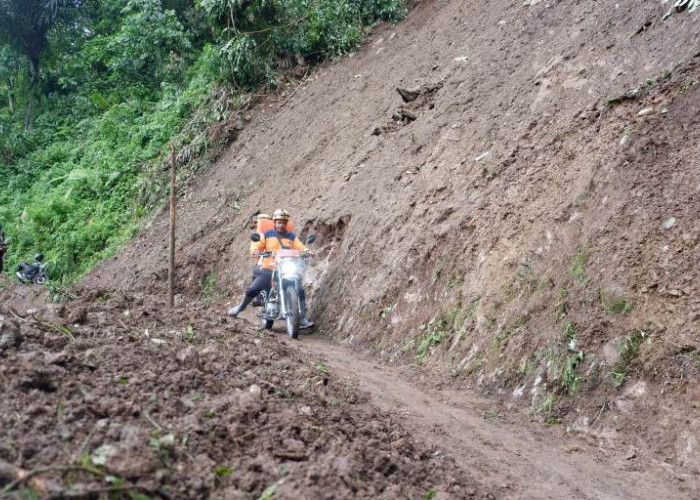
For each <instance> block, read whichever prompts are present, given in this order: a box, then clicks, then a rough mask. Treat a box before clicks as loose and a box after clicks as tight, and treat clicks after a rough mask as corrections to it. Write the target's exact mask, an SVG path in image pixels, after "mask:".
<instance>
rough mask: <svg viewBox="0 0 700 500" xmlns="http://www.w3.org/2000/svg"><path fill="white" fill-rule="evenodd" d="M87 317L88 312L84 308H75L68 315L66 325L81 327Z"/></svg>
mask: <svg viewBox="0 0 700 500" xmlns="http://www.w3.org/2000/svg"><path fill="white" fill-rule="evenodd" d="M87 317H88V311H87V309H86V308H85V307H76V308H75V309H73V310H72V311H71V312H70V313H69V314H68V319H67V320H66V321H68V324H71V325H82V324H83V323H85V321H86V320H87Z"/></svg>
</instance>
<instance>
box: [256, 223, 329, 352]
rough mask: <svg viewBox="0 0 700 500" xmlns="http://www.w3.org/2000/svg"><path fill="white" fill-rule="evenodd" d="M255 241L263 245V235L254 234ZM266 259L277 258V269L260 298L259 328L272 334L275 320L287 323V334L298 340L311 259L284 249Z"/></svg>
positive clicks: (308, 241)
mask: <svg viewBox="0 0 700 500" xmlns="http://www.w3.org/2000/svg"><path fill="white" fill-rule="evenodd" d="M250 239H251V240H253V241H256V242H257V241H260V235H259V234H258V233H253V234H252V235H251V236H250ZM314 241H316V236H315V235H313V234H311V235H309V236H308V237H307V239H306V244H307V245H310V244H312V243H313V242H314ZM262 256H263V257H274V259H275V263H276V269H275V271H274V272H273V273H272V286H271V287H270V290H269V291H268V292H266V291H264V290H263V291H262V292H260V295H259V298H260V302H261V303H262V308H261V311H260V313H259V314H258V317H259V318H260V327H261V328H264V329H266V330H270V329H271V328H272V325H273V324H274V322H275V320H278V319H282V320H285V322H286V325H287V334H288V335H289V336H290V337H291V338H293V339H296V338H297V337H298V336H299V320H300V319H301V316H302V314H303V312H304V311H302V310H301V303H300V301H299V290H301V286H302V276H303V271H304V268H305V267H306V261H307V260H308V257H307V256H306V255H304V254H302V253H301V252H300V251H299V250H292V249H289V250H288V249H283V250H278V251H276V252H269V251H266V252H263V253H262Z"/></svg>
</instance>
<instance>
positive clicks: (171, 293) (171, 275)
mask: <svg viewBox="0 0 700 500" xmlns="http://www.w3.org/2000/svg"><path fill="white" fill-rule="evenodd" d="M175 162H176V158H175V144H173V143H172V142H171V143H170V259H169V266H168V304H169V305H170V307H171V308H172V307H174V306H175Z"/></svg>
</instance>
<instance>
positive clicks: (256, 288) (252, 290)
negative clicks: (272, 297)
mask: <svg viewBox="0 0 700 500" xmlns="http://www.w3.org/2000/svg"><path fill="white" fill-rule="evenodd" d="M256 269H257V266H256ZM272 272H273V271H272V269H260V271H259V272H257V276H256V270H253V277H254V279H253V282H252V283H251V284H250V286H249V287H248V289H247V290H246V291H245V296H246V297H249V298H251V299H254V298H255V297H257V296H258V294H259V293H260V292H262V291H263V290H264V291H266V292H267V291H269V290H270V287H271V286H272ZM297 292H298V293H299V300H300V301H302V302H303V301H305V300H306V293H305V292H304V289H303V288H302V286H301V283H299V287H298V290H297Z"/></svg>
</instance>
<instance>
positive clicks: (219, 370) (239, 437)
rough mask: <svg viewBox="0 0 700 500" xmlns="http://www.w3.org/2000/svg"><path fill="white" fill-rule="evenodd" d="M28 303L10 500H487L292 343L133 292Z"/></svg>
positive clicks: (11, 382)
mask: <svg viewBox="0 0 700 500" xmlns="http://www.w3.org/2000/svg"><path fill="white" fill-rule="evenodd" d="M19 309H20V310H15V309H12V308H10V307H8V306H6V305H2V306H0V497H2V498H8V497H9V498H13V497H16V498H20V497H21V495H22V494H24V493H22V492H23V491H24V492H25V493H26V489H28V488H31V489H32V491H34V493H36V494H38V495H40V496H63V497H70V498H97V497H98V496H99V495H103V494H109V493H111V494H112V496H111V498H120V497H123V498H132V497H134V496H133V495H138V494H141V495H146V496H147V497H159V498H204V497H210V498H222V499H223V498H226V499H235V498H259V497H260V498H263V497H264V498H272V497H273V496H274V498H328V499H331V498H370V497H371V498H422V497H423V496H424V495H426V494H430V492H431V491H435V492H443V493H444V494H446V495H447V496H448V497H452V498H469V497H475V498H485V495H484V494H482V493H481V492H480V491H479V489H478V488H476V487H475V484H474V481H473V479H472V478H471V477H470V476H469V475H468V474H467V473H465V472H464V471H461V470H459V469H458V468H457V467H456V466H455V465H454V463H453V462H452V461H451V460H450V459H449V458H446V457H444V456H443V455H442V454H441V453H439V451H438V450H432V449H428V448H426V447H424V446H422V445H421V444H420V443H416V442H415V441H414V440H413V439H412V438H411V436H410V435H408V434H407V433H406V432H405V431H403V430H402V429H401V426H400V422H398V421H397V420H396V418H395V417H392V416H389V415H388V414H385V413H382V412H381V411H379V410H377V409H375V408H373V407H372V406H370V405H369V404H368V402H367V399H368V398H367V396H366V395H365V394H363V393H361V392H359V391H358V390H357V388H356V387H355V385H354V383H353V382H352V381H349V380H345V379H343V378H341V377H338V376H336V375H335V374H334V373H333V370H332V368H329V367H328V366H326V365H324V364H323V363H321V362H320V361H317V360H314V359H312V358H310V357H308V356H305V355H303V354H301V353H300V352H299V350H298V348H296V347H295V346H294V345H293V344H291V343H288V342H287V341H286V340H284V339H285V338H286V337H285V336H284V335H282V334H275V333H269V332H264V333H263V332H260V331H257V330H255V329H252V328H251V327H249V326H246V325H245V324H242V323H241V322H236V323H229V322H227V321H226V320H225V319H222V318H221V316H220V315H218V314H217V313H215V312H213V311H211V310H209V309H207V308H206V307H203V306H201V305H194V304H188V305H184V306H182V307H179V308H178V309H177V310H175V311H170V310H169V309H168V308H166V307H165V305H164V303H163V302H159V301H158V300H152V299H147V298H144V297H140V296H136V295H120V296H109V295H106V294H105V295H101V294H98V293H95V294H92V295H91V296H88V297H84V298H82V299H79V300H77V301H76V302H74V303H70V304H67V305H66V304H63V305H58V306H56V305H48V306H43V307H40V308H35V309H33V310H32V309H30V310H21V308H19ZM69 320H70V321H69ZM37 471H40V472H39V473H37ZM265 495H267V497H266V496H265ZM139 498H142V497H139Z"/></svg>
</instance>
